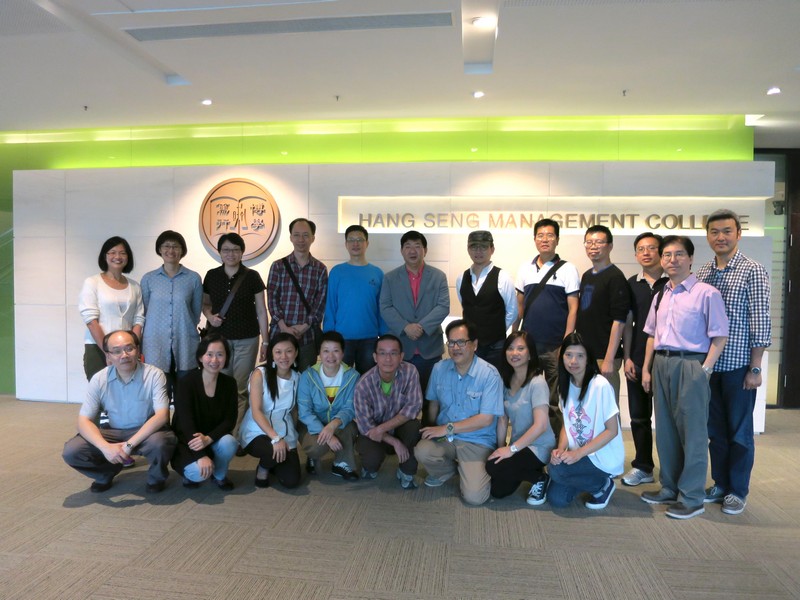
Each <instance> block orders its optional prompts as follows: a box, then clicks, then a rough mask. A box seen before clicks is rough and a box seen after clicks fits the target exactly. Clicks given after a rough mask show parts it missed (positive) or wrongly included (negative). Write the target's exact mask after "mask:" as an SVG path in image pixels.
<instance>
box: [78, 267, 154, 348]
mask: <svg viewBox="0 0 800 600" xmlns="http://www.w3.org/2000/svg"><path fill="white" fill-rule="evenodd" d="M126 279H127V280H128V287H127V288H125V289H124V290H115V289H114V288H112V287H110V286H109V285H108V284H107V283H106V282H105V281H103V277H102V275H101V274H100V273H98V274H97V275H92V276H91V277H88V278H87V279H86V281H84V282H83V288H82V289H81V293H80V296H78V310H80V311H81V317H82V318H83V322H84V323H86V324H87V325H88V324H89V323H91V322H92V321H94V320H95V319H97V322H98V323H99V324H100V327H102V329H103V332H104V333H111V332H112V331H115V330H117V329H132V328H133V326H134V325H140V326H141V325H144V302H143V301H142V288H141V286H140V285H139V282H138V281H134V280H133V279H131V278H130V277H128V276H126ZM84 341H85V342H86V343H87V344H94V343H95V341H94V338H93V337H92V334H91V332H90V331H89V328H88V327H87V328H86V335H85V336H84Z"/></svg>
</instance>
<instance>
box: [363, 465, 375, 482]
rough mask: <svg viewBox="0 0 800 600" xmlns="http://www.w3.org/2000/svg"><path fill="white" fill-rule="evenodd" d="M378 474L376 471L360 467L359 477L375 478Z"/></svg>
mask: <svg viewBox="0 0 800 600" xmlns="http://www.w3.org/2000/svg"><path fill="white" fill-rule="evenodd" d="M377 476H378V474H377V473H373V472H372V471H367V470H366V469H365V468H363V467H362V468H361V479H375V478H376V477H377Z"/></svg>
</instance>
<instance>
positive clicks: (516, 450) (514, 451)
mask: <svg viewBox="0 0 800 600" xmlns="http://www.w3.org/2000/svg"><path fill="white" fill-rule="evenodd" d="M508 449H509V450H511V454H516V453H517V452H519V448H517V445H516V444H511V445H510V446H509V447H508Z"/></svg>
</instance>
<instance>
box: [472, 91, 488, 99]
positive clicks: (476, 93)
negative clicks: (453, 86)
mask: <svg viewBox="0 0 800 600" xmlns="http://www.w3.org/2000/svg"><path fill="white" fill-rule="evenodd" d="M485 95H486V94H484V93H483V92H482V91H480V90H477V91H474V92H472V97H473V98H483V97H484V96H485Z"/></svg>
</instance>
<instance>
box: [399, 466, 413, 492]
mask: <svg viewBox="0 0 800 600" xmlns="http://www.w3.org/2000/svg"><path fill="white" fill-rule="evenodd" d="M397 479H398V481H400V487H401V488H403V489H404V490H413V489H416V487H417V484H416V482H415V481H414V476H413V475H408V474H406V473H403V472H402V471H401V470H400V468H399V467H398V469H397Z"/></svg>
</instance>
